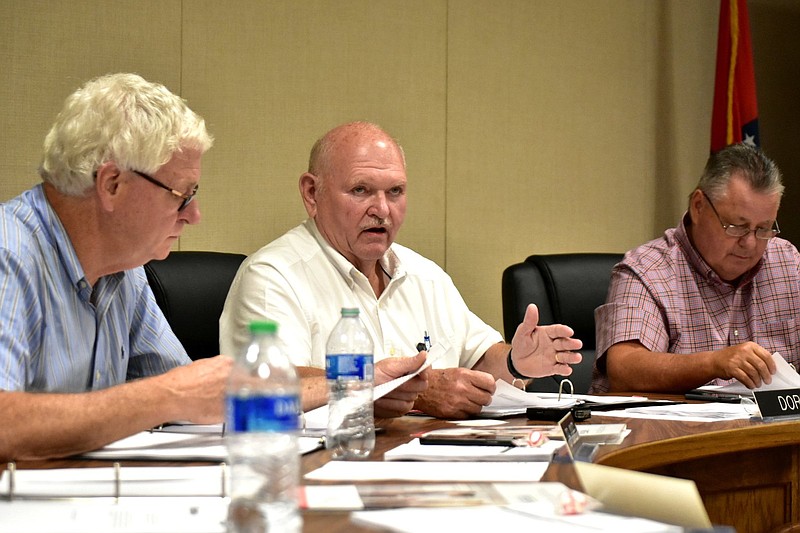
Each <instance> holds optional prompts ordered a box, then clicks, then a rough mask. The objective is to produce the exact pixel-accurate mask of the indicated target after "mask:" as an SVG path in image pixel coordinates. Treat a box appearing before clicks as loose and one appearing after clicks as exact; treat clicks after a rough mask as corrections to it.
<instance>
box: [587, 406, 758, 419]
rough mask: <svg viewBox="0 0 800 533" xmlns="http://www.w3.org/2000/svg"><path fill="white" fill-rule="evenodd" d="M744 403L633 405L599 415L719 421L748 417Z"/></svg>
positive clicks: (750, 414)
mask: <svg viewBox="0 0 800 533" xmlns="http://www.w3.org/2000/svg"><path fill="white" fill-rule="evenodd" d="M748 409H753V407H750V408H748V406H746V405H741V404H730V403H721V402H709V403H687V404H677V405H663V406H662V405H657V406H651V407H633V408H630V409H620V410H616V411H603V412H601V413H598V414H599V415H601V416H610V417H619V418H648V419H653V420H683V421H686V422H719V421H720V420H740V419H748V418H750V417H751V416H752V415H753V413H751V412H750V411H749V410H748Z"/></svg>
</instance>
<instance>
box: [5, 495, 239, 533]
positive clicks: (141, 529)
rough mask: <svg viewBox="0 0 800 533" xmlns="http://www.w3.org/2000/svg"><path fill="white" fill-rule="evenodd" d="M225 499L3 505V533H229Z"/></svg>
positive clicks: (83, 501) (95, 500) (13, 503)
mask: <svg viewBox="0 0 800 533" xmlns="http://www.w3.org/2000/svg"><path fill="white" fill-rule="evenodd" d="M227 510H228V502H227V500H225V499H223V498H163V497H159V498H147V497H143V498H134V499H128V500H119V501H114V500H112V499H100V500H98V499H82V500H68V501H67V500H64V501H14V502H0V530H2V531H13V532H14V533H53V532H55V531H57V532H58V533H167V532H169V533H224V532H225V523H224V522H225V517H226V515H227Z"/></svg>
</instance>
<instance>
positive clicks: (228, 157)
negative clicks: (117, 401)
mask: <svg viewBox="0 0 800 533" xmlns="http://www.w3.org/2000/svg"><path fill="white" fill-rule="evenodd" d="M717 6H718V4H717V2H716V1H694V0H681V1H678V0H674V1H672V0H664V1H654V2H643V1H640V0H628V1H623V0H615V1H612V0H607V1H591V0H586V1H532V0H495V1H488V0H449V1H448V0H404V1H373V0H358V1H356V0H346V1H332V0H331V1H313V2H312V1H296V0H294V1H290V0H287V1H269V2H267V1H257V0H236V1H225V2H219V1H217V0H183V1H181V0H154V1H142V0H137V1H135V2H133V1H121V0H120V1H114V2H111V1H108V0H83V1H79V0H69V1H58V2H57V1H49V0H47V1H32V0H24V1H23V0H0V9H2V12H3V13H4V15H3V17H2V20H0V72H2V73H3V75H2V77H1V78H0V199H7V198H10V197H12V196H13V195H15V194H18V193H19V192H20V191H22V190H24V189H26V188H28V187H30V186H31V185H32V184H34V183H36V182H37V181H38V180H37V178H36V175H35V169H36V166H37V164H38V162H39V158H40V146H41V141H42V139H43V137H44V135H45V133H46V131H47V128H48V126H49V124H50V123H51V122H52V120H53V118H54V116H55V114H56V113H57V111H58V109H59V107H60V105H61V102H62V101H63V99H64V98H65V97H66V95H67V94H68V93H69V92H71V91H72V90H73V89H74V88H76V87H77V86H79V85H80V84H81V83H82V82H83V81H85V80H86V79H88V78H91V77H94V76H96V75H100V74H103V73H106V72H111V71H135V72H139V73H141V74H142V75H144V76H145V77H146V78H149V79H152V80H156V81H160V82H162V83H164V84H165V85H167V86H168V87H170V88H171V89H172V90H173V91H175V92H177V93H179V94H181V95H182V96H183V97H185V98H186V99H187V100H188V101H189V104H190V105H191V106H192V107H193V108H194V109H195V110H196V111H198V112H199V113H201V114H202V115H204V116H205V118H206V120H207V121H208V124H209V128H210V130H211V131H212V133H213V134H214V135H215V136H216V139H217V141H216V145H215V147H214V148H213V149H212V151H211V152H209V153H208V155H207V156H206V158H205V159H204V175H203V181H202V184H201V195H200V196H199V197H198V198H199V201H200V202H201V207H202V209H203V223H202V224H201V225H200V226H198V227H194V228H189V229H188V230H187V231H186V232H185V233H184V237H183V238H182V239H181V242H180V248H181V249H184V250H193V249H206V250H221V251H237V252H245V253H250V252H253V251H254V250H256V249H257V248H258V247H260V246H261V245H263V244H264V243H266V242H268V241H269V240H271V239H273V238H275V237H277V236H278V235H280V234H281V233H283V232H284V231H285V230H287V229H288V228H290V227H292V226H294V225H295V224H297V223H298V222H299V221H300V220H301V219H302V218H303V216H304V211H303V209H302V206H301V204H300V201H299V198H298V194H297V185H296V183H297V178H298V177H299V175H300V173H301V172H302V171H303V170H304V168H305V164H306V159H307V154H308V150H309V148H310V146H311V144H312V142H313V141H314V140H315V139H316V138H317V137H318V136H320V135H321V134H322V133H324V132H325V131H326V130H327V129H329V128H330V127H332V126H334V125H336V124H338V123H341V122H344V121H349V120H354V119H364V120H370V121H375V122H378V123H380V124H381V125H383V126H384V127H385V128H387V129H388V130H389V131H390V132H391V133H393V134H394V135H395V136H396V137H397V138H398V139H399V140H400V141H401V143H402V144H403V145H404V147H405V149H406V153H407V157H408V167H409V168H408V172H409V178H410V189H409V196H410V198H409V212H408V217H407V220H406V224H405V226H404V228H403V231H402V232H401V234H400V238H399V241H400V242H402V243H403V244H406V245H409V246H411V247H413V248H415V249H417V250H418V251H419V252H421V253H423V254H424V255H427V256H428V257H430V258H432V259H433V260H435V261H436V262H438V263H439V264H440V265H441V266H443V267H444V268H445V269H446V270H447V271H448V272H449V273H450V274H451V275H452V276H453V278H454V280H455V282H456V284H457V285H458V286H459V287H460V288H461V291H462V293H463V295H464V297H465V299H466V300H467V302H468V303H469V304H470V306H471V307H472V308H473V310H474V311H475V312H476V313H477V314H478V315H480V316H482V317H483V318H484V319H485V320H487V321H488V322H489V323H491V324H492V325H493V326H495V327H496V328H498V329H500V330H502V318H501V316H502V315H501V307H500V305H501V302H500V276H501V273H502V270H503V269H504V268H505V267H506V266H507V265H509V264H511V263H514V262H517V261H520V260H522V259H524V258H525V257H526V256H527V255H529V254H532V253H556V252H570V251H624V250H626V249H628V248H630V247H632V246H634V245H636V244H638V243H640V242H642V241H645V240H648V239H650V238H652V237H654V236H655V235H657V234H659V233H660V232H661V231H662V230H663V228H665V227H667V226H669V225H672V224H674V222H675V221H677V219H678V217H679V215H680V213H681V212H682V211H683V206H684V199H685V197H686V195H687V194H688V193H689V191H690V189H691V186H692V185H693V183H694V180H695V176H696V175H697V174H698V172H699V170H700V169H701V167H702V164H703V162H704V161H705V157H706V154H707V150H708V131H709V123H710V103H711V89H712V85H713V65H714V55H715V47H716V25H717V9H718V7H717Z"/></svg>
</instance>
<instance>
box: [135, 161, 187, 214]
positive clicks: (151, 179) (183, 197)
mask: <svg viewBox="0 0 800 533" xmlns="http://www.w3.org/2000/svg"><path fill="white" fill-rule="evenodd" d="M131 172H133V173H134V174H136V175H137V176H140V177H142V178H144V179H146V180H147V181H149V182H150V183H152V184H153V185H157V186H158V187H161V188H162V189H166V190H168V191H169V192H171V193H172V194H174V195H175V196H177V197H178V198H180V199H181V200H183V201H182V202H181V205H179V206H178V211H183V210H184V209H186V206H187V205H189V203H191V201H192V200H194V197H195V195H196V194H197V189H199V188H200V185H195V186H194V189H192V192H191V194H183V193H182V192H180V191H176V190H175V189H173V188H172V187H167V186H166V185H164V184H163V183H161V182H160V181H158V180H157V179H155V178H154V177H153V176H148V175H147V174H145V173H144V172H139V171H138V170H131Z"/></svg>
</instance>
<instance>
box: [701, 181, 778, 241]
mask: <svg viewBox="0 0 800 533" xmlns="http://www.w3.org/2000/svg"><path fill="white" fill-rule="evenodd" d="M700 192H703V191H700ZM703 196H704V197H705V199H706V200H707V201H708V205H710V206H711V209H712V210H713V211H714V214H715V215H717V220H719V223H720V224H722V229H723V230H725V234H726V235H730V236H731V237H737V238H741V237H746V236H747V235H749V234H750V232H751V231H754V232H755V234H756V239H761V240H762V241H768V240H770V239H771V238H773V237H775V236H776V235H777V234H778V233H780V232H781V229H780V228H779V227H778V221H777V220H776V221H775V225H774V227H772V228H756V229H755V230H752V229H750V228H749V227H747V226H737V225H736V224H726V223H724V222H723V221H722V218H721V217H720V216H719V213H718V212H717V208H716V207H714V204H712V203H711V198H709V197H708V195H707V194H706V193H705V192H703Z"/></svg>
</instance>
